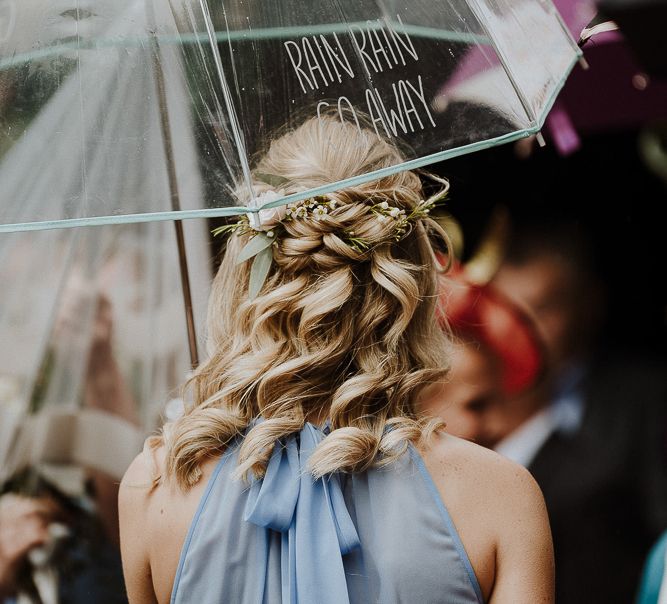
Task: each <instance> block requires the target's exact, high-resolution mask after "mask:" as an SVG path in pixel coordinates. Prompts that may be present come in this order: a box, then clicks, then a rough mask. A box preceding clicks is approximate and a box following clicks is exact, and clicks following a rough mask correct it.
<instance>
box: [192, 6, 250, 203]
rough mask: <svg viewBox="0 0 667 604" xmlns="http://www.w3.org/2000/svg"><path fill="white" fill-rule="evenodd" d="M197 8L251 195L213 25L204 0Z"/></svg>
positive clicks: (236, 122)
mask: <svg viewBox="0 0 667 604" xmlns="http://www.w3.org/2000/svg"><path fill="white" fill-rule="evenodd" d="M199 6H200V7H201V10H202V14H203V17H204V23H205V24H206V32H207V34H208V40H209V44H210V45H211V51H212V52H213V60H214V62H215V68H216V71H217V73H218V79H219V81H220V85H221V87H222V94H223V97H224V100H225V106H226V107H227V112H228V114H229V123H230V126H231V129H232V135H233V137H234V142H235V143H236V149H237V152H238V155H239V160H240V162H241V170H242V172H243V178H244V180H245V182H246V185H247V187H248V191H249V192H250V193H251V194H252V176H251V175H250V165H249V164H248V158H247V155H246V148H245V144H244V142H243V137H242V134H241V127H240V125H239V121H238V117H237V115H236V111H235V109H234V103H233V101H232V93H231V91H230V89H229V85H228V84H227V79H226V78H225V71H224V68H223V66H222V58H221V56H220V49H219V48H218V44H217V40H216V36H215V29H214V28H213V23H212V20H211V13H210V12H209V9H208V5H207V3H206V0H199Z"/></svg>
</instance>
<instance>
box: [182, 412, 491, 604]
mask: <svg viewBox="0 0 667 604" xmlns="http://www.w3.org/2000/svg"><path fill="white" fill-rule="evenodd" d="M325 437H326V434H325V432H323V431H322V430H320V429H318V428H316V427H315V426H313V425H312V424H306V425H305V426H304V428H303V430H302V431H301V432H300V433H299V434H298V435H295V436H292V437H290V438H288V439H287V440H286V442H284V443H283V444H282V445H281V446H276V448H275V450H274V453H273V456H272V457H271V460H270V462H269V464H268V467H267V472H266V476H265V477H264V479H263V480H259V481H255V482H254V483H252V485H250V486H248V485H247V484H246V483H244V482H242V481H239V480H236V479H234V478H232V474H233V472H234V470H235V469H236V467H237V462H238V445H235V446H232V447H230V448H229V449H228V450H227V451H226V453H225V454H224V455H223V456H222V458H221V459H220V462H219V463H218V465H217V467H216V469H215V471H214V472H213V475H212V476H211V478H210V481H209V484H208V485H207V488H206V491H205V493H204V495H203V497H202V500H201V502H200V504H199V508H198V510H197V512H196V514H195V517H194V519H193V521H192V525H191V527H190V530H189V533H188V535H187V537H186V540H185V543H184V545H183V550H182V552H181V558H180V563H179V566H178V570H177V573H176V578H175V581H174V587H173V591H172V596H171V602H172V604H193V603H197V604H223V603H224V604H347V603H350V604H370V603H375V602H377V603H381V604H403V603H404V604H481V603H482V602H483V599H482V595H481V591H480V587H479V584H478V582H477V579H476V577H475V573H474V571H473V569H472V566H471V564H470V561H469V559H468V556H467V555H466V552H465V550H464V548H463V545H462V543H461V540H460V538H459V536H458V534H457V532H456V529H455V527H454V525H453V523H452V520H451V518H450V516H449V513H448V512H447V509H446V508H445V506H444V504H443V502H442V499H441V498H440V496H439V493H438V491H437V489H436V486H435V484H434V483H433V480H432V479H431V476H430V475H429V473H428V471H427V470H426V467H425V466H424V462H423V460H422V458H421V456H420V455H419V453H418V452H417V450H416V449H415V448H414V447H410V449H409V452H408V453H406V454H405V455H404V456H403V457H402V458H401V459H400V460H399V461H398V462H396V463H394V464H392V465H391V466H389V467H387V468H385V469H371V470H368V471H366V472H363V473H359V474H351V475H346V474H343V475H340V476H339V475H334V476H331V477H328V478H326V479H320V480H314V479H313V478H312V476H311V475H310V474H309V472H308V470H307V465H308V459H309V457H310V455H311V453H312V451H313V449H314V448H315V447H316V446H317V444H318V443H319V442H320V441H321V440H322V439H323V438H325Z"/></svg>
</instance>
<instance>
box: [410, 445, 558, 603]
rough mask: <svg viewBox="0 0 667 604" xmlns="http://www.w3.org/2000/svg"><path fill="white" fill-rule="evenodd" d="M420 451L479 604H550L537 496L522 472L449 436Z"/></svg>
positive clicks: (547, 540) (546, 543) (548, 558)
mask: <svg viewBox="0 0 667 604" xmlns="http://www.w3.org/2000/svg"><path fill="white" fill-rule="evenodd" d="M421 453H422V456H423V458H424V463H425V465H426V467H427V469H428V471H429V473H430V474H431V477H432V478H433V481H434V482H435V484H436V487H437V488H438V491H439V492H440V495H441V497H442V499H443V501H444V503H445V506H446V507H447V509H448V511H449V514H450V516H451V517H452V520H453V522H454V525H455V526H456V529H457V531H458V533H459V536H460V538H461V540H462V542H463V545H464V548H465V550H466V552H467V553H468V556H469V558H470V561H471V563H472V566H473V568H474V570H475V573H476V575H477V578H478V580H479V583H480V586H481V588H482V592H483V594H484V599H485V601H489V602H493V603H494V604H496V603H504V602H512V603H513V604H519V603H523V602H550V601H551V600H550V597H551V595H550V594H551V593H552V590H553V552H552V546H551V534H550V530H549V522H548V517H547V513H546V507H545V504H544V499H543V497H542V493H541V491H540V488H539V487H538V485H537V483H536V482H535V480H534V479H533V477H532V476H531V474H530V473H529V472H528V470H526V469H525V468H523V467H522V466H519V465H517V464H515V463H514V462H512V461H509V460H508V459H506V458H504V457H502V456H501V455H498V454H497V453H495V452H493V451H490V450H488V449H485V448H483V447H480V446H478V445H475V444H473V443H470V442H468V441H465V440H461V439H459V438H456V437H454V436H451V435H449V434H440V435H438V436H436V437H434V440H433V442H432V443H431V446H429V447H428V448H425V449H424V450H422V451H421ZM528 561H530V562H528Z"/></svg>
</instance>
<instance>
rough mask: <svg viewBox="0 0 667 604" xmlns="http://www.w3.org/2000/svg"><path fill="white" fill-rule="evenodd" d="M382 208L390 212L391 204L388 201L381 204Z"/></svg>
mask: <svg viewBox="0 0 667 604" xmlns="http://www.w3.org/2000/svg"><path fill="white" fill-rule="evenodd" d="M380 208H382V209H383V210H388V209H389V204H388V203H387V202H386V201H383V202H382V203H381V204H380Z"/></svg>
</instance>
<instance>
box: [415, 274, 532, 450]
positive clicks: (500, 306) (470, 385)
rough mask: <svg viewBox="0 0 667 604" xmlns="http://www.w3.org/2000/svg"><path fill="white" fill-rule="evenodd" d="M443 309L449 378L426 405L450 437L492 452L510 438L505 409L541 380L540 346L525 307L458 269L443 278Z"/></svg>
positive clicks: (434, 390) (429, 394) (428, 397)
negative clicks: (448, 341)
mask: <svg viewBox="0 0 667 604" xmlns="http://www.w3.org/2000/svg"><path fill="white" fill-rule="evenodd" d="M441 306H442V312H443V324H444V327H445V328H446V329H451V331H452V333H453V336H454V344H453V346H452V351H451V357H450V360H449V362H450V365H451V367H450V375H449V378H448V379H447V382H446V383H444V384H438V385H437V386H434V387H433V388H431V389H430V390H429V391H428V392H427V394H426V396H425V397H424V399H423V405H424V407H425V410H426V411H427V412H428V413H432V414H434V415H438V416H440V417H442V418H443V419H444V420H445V421H446V422H447V431H448V432H449V433H450V434H453V435H455V436H458V437H460V438H465V439H467V440H471V441H473V442H475V443H477V444H480V445H482V446H485V447H488V448H493V447H494V446H495V445H496V444H497V443H498V442H499V441H500V440H501V439H502V438H503V437H504V436H505V435H506V434H507V417H508V415H509V414H508V412H507V410H506V409H505V406H506V405H507V404H509V402H510V401H511V400H512V399H513V398H516V397H519V395H520V394H521V393H525V392H527V391H530V390H532V389H533V388H534V387H535V385H536V383H538V382H539V379H540V377H541V375H542V369H543V356H544V354H543V350H542V343H541V341H540V339H539V336H538V334H537V331H536V329H535V327H534V325H533V323H532V321H531V319H530V317H529V316H528V315H527V314H526V313H524V312H523V311H522V310H521V308H519V307H518V306H517V305H516V304H514V303H512V302H511V300H509V299H508V298H506V297H505V296H503V295H501V294H500V293H499V292H497V291H494V289H493V288H492V287H490V286H488V285H481V284H476V283H474V282H473V280H472V279H471V278H470V276H468V275H467V274H466V269H465V267H462V266H460V265H455V266H454V267H453V268H452V269H451V270H450V271H449V272H448V273H447V274H445V275H443V276H442V278H441Z"/></svg>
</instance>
